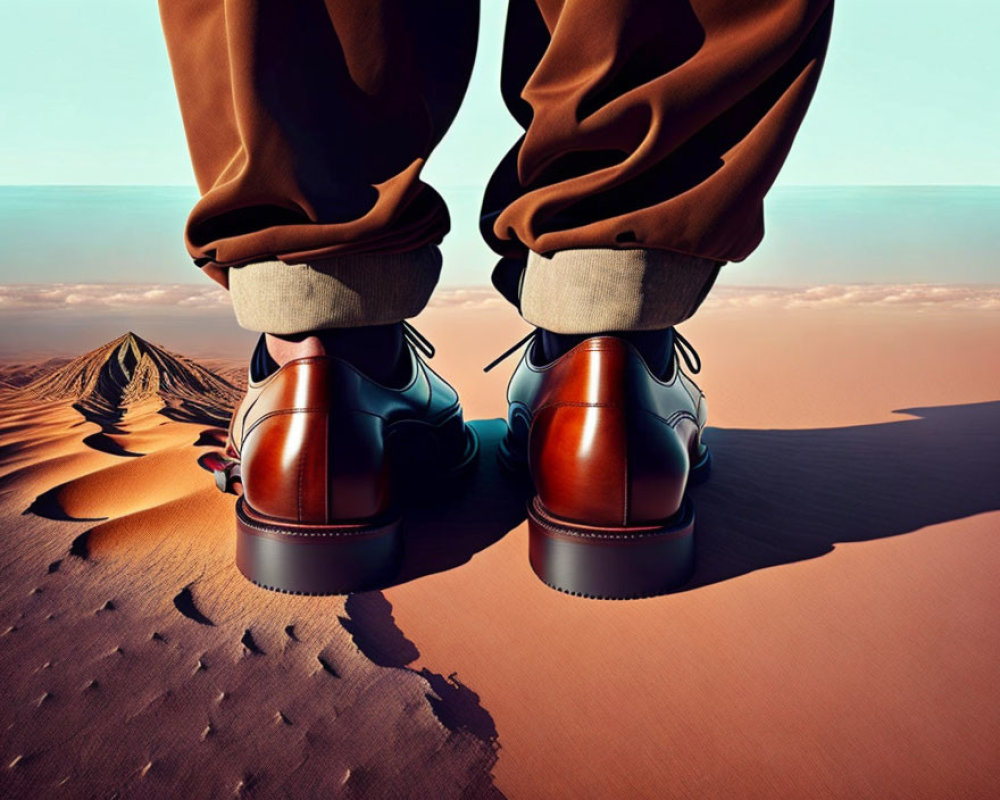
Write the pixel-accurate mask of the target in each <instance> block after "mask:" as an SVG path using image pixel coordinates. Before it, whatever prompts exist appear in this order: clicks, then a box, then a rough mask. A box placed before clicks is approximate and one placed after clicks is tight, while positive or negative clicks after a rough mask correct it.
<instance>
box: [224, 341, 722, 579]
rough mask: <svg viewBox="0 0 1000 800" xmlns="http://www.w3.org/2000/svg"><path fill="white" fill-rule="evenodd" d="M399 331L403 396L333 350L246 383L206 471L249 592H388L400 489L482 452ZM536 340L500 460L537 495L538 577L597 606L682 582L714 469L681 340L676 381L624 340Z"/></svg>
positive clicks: (515, 386) (453, 397)
mask: <svg viewBox="0 0 1000 800" xmlns="http://www.w3.org/2000/svg"><path fill="white" fill-rule="evenodd" d="M406 330H407V334H408V335H407V339H406V350H407V354H408V358H409V361H410V373H409V374H410V379H409V381H408V382H407V383H406V385H405V386H403V387H402V388H391V387H387V386H383V385H381V384H379V383H377V382H375V381H373V380H371V379H370V378H368V377H366V376H365V375H363V374H362V373H361V372H359V371H358V370H357V369H355V368H354V367H353V366H352V365H351V364H349V363H348V362H346V361H344V360H341V359H339V358H332V357H313V358H303V359H297V360H293V361H289V362H288V363H286V364H285V365H284V366H282V367H281V368H280V369H278V370H277V371H276V372H274V373H273V374H271V375H270V376H268V377H267V378H265V379H263V380H260V381H256V382H255V381H253V380H251V382H250V385H249V389H248V392H247V395H246V397H245V399H244V400H243V402H242V403H241V404H240V406H239V408H237V410H236V412H235V414H234V415H233V419H232V422H231V424H230V428H229V435H228V439H227V444H226V450H225V452H224V454H222V455H221V456H219V457H218V458H217V459H216V460H215V461H214V462H212V464H210V467H211V468H212V469H213V471H215V473H216V480H217V484H218V485H219V488H220V489H222V490H223V491H230V492H233V493H236V494H239V495H240V497H239V499H238V501H237V506H236V516H237V565H238V567H239V569H240V571H241V572H242V573H243V574H244V575H245V576H246V577H247V578H249V579H250V580H251V581H253V582H254V583H256V584H258V585H260V586H264V587H266V588H270V589H275V590H279V591H286V592H293V593H303V594H341V593H348V592H352V591H359V590H362V589H365V588H370V587H373V586H379V585H384V584H385V583H386V582H388V581H390V580H391V578H392V575H393V574H394V572H395V570H396V569H397V568H398V565H399V559H400V552H401V541H402V537H401V532H400V519H401V514H402V507H401V503H400V502H399V499H400V497H399V495H400V491H399V490H400V488H401V487H403V486H405V485H407V484H410V483H412V481H413V480H414V478H415V477H416V476H434V475H436V476H444V479H445V480H453V479H454V476H456V475H458V474H461V473H462V472H463V471H464V470H466V469H468V468H469V467H470V466H471V465H472V463H473V462H474V460H475V458H476V455H477V452H478V442H477V439H476V436H475V433H474V431H473V429H472V428H471V427H469V426H466V425H465V423H464V421H463V418H462V410H461V406H460V404H459V400H458V395H457V393H456V392H455V390H454V389H453V388H452V387H451V386H449V385H448V384H447V383H446V382H445V381H444V380H443V379H442V378H441V377H439V376H438V375H437V374H436V373H435V372H434V371H433V370H431V369H430V368H429V367H428V366H427V364H426V362H425V361H424V360H423V359H422V358H421V356H420V353H419V352H418V348H420V349H422V350H423V351H424V352H425V353H426V354H427V355H431V354H432V353H433V350H432V349H430V348H429V347H428V345H427V343H426V340H423V339H422V337H419V336H418V335H416V334H415V333H414V332H413V330H412V328H410V327H409V326H407V328H406ZM529 340H531V341H530V344H529V346H528V348H527V349H526V351H525V353H524V355H523V357H522V359H521V361H520V363H519V365H518V367H517V368H516V369H515V371H514V375H513V377H512V378H511V382H510V386H509V389H508V400H509V414H508V431H507V434H506V436H505V438H504V440H503V442H502V443H501V445H500V448H499V457H500V460H501V462H502V463H503V464H504V465H505V466H507V467H508V468H510V469H511V470H514V471H525V470H526V471H527V472H528V473H529V474H530V476H531V479H532V482H533V484H534V488H535V492H536V494H535V497H534V498H533V499H532V500H531V501H530V503H529V507H528V526H529V535H530V563H531V566H532V568H533V569H534V571H535V573H536V574H537V575H538V576H539V577H540V578H541V579H542V580H543V581H544V582H545V583H547V584H548V585H550V586H552V587H553V588H556V589H559V590H561V591H565V592H569V593H572V594H578V595H584V596H588V597H600V598H629V597H642V596H648V595H653V594H659V593H662V592H664V591H669V590H671V589H674V588H677V587H678V586H680V585H682V584H683V583H684V582H685V581H686V580H687V578H688V577H689V576H690V573H691V570H692V567H693V538H692V537H693V530H694V512H693V509H692V507H691V504H690V501H688V500H687V499H686V494H685V490H686V488H687V485H688V483H689V481H695V480H699V479H703V478H704V477H705V476H706V475H707V472H708V469H709V465H710V457H709V455H708V451H707V448H706V447H705V446H704V445H703V444H702V442H701V433H702V430H703V428H704V426H705V419H706V409H705V400H704V395H703V394H702V393H701V391H700V390H699V389H698V387H697V386H696V385H695V384H694V383H693V382H692V380H691V379H690V378H689V377H688V376H687V375H686V374H685V373H684V372H683V371H682V370H681V369H680V365H679V362H678V357H677V352H681V353H682V355H683V356H684V358H685V360H686V362H687V363H688V366H689V368H690V369H691V370H692V371H693V372H696V371H697V366H696V365H695V364H694V363H693V362H692V361H691V358H690V356H689V355H688V354H687V352H685V351H683V350H681V349H680V344H681V343H683V344H685V345H686V342H685V341H684V340H683V338H682V337H680V336H679V334H676V332H675V339H674V341H675V353H674V355H673V358H672V360H671V365H672V366H671V368H670V370H669V374H668V375H665V376H658V375H655V374H654V373H653V372H652V371H651V370H650V368H649V367H648V366H647V364H646V362H645V360H644V359H643V357H642V355H641V354H640V353H639V351H638V350H637V349H636V348H635V347H633V346H632V345H631V344H630V343H629V342H628V341H626V340H625V339H623V338H620V337H617V336H606V335H601V336H594V337H591V338H589V339H585V340H584V341H582V342H581V343H580V344H578V345H576V346H575V347H573V348H572V349H571V350H569V351H568V352H567V353H565V354H564V355H562V356H560V357H558V358H556V359H555V360H553V361H552V362H550V363H541V360H540V358H539V354H538V352H537V351H538V347H537V346H536V345H537V342H536V341H534V340H533V337H530V336H529ZM524 341H528V340H522V342H521V343H519V345H520V344H523V343H524ZM516 347H517V346H515V348H516ZM688 347H689V346H688ZM510 352H513V350H511V351H508V354H509V353H510ZM691 352H692V353H693V351H691ZM506 355H507V354H505V356H506ZM505 356H502V357H501V359H502V358H504V357H505ZM695 358H697V356H696V355H695ZM501 359H498V361H499V360H501ZM495 363H497V362H494V364H495ZM492 366H493V365H491V367H492Z"/></svg>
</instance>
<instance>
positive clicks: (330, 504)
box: [208, 328, 478, 594]
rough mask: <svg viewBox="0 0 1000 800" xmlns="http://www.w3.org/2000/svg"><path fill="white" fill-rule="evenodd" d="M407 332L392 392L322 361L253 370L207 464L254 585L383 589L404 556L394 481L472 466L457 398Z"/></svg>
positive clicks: (322, 590) (472, 447) (326, 590)
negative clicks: (229, 505) (404, 371)
mask: <svg viewBox="0 0 1000 800" xmlns="http://www.w3.org/2000/svg"><path fill="white" fill-rule="evenodd" d="M407 333H408V334H409V335H408V337H407V341H406V348H405V349H406V354H405V356H404V357H405V358H406V359H408V361H409V364H408V379H405V380H403V381H401V385H400V387H399V388H394V387H390V386H385V385H382V384H380V383H378V382H376V381H374V380H372V379H371V378H369V377H367V376H366V375H364V374H362V373H361V372H360V371H358V370H357V369H356V368H355V367H354V366H352V365H351V364H350V363H348V362H347V361H345V360H342V359H339V358H333V357H327V356H321V357H312V358H300V359H296V360H293V361H289V362H288V363H286V364H284V365H283V366H282V367H281V368H280V369H277V370H276V371H275V372H273V374H270V375H267V376H266V377H262V378H258V377H257V376H255V375H254V374H253V371H251V374H250V381H249V389H248V391H247V394H246V397H245V398H244V400H243V402H242V403H241V404H240V406H239V407H238V408H237V409H236V412H235V413H234V414H233V418H232V422H231V423H230V426H229V436H228V440H227V443H226V449H225V451H224V452H223V453H221V454H217V455H216V456H215V457H214V460H212V459H210V460H209V464H208V466H209V468H211V469H212V470H213V471H214V472H215V474H216V481H217V483H218V485H219V488H220V489H222V490H224V491H230V492H233V493H234V494H238V495H239V499H238V500H237V503H236V530H237V534H236V535H237V539H236V563H237V566H238V567H239V569H240V571H241V572H242V573H243V574H244V575H245V576H246V577H247V578H249V579H250V580H251V581H253V582H254V583H256V584H258V585H260V586H263V587H266V588H268V589H275V590H279V591H285V592H293V593H300V594H342V593H347V592H352V591H358V590H362V589H365V588H370V587H374V586H379V585H384V584H385V583H386V582H388V581H391V580H392V577H393V575H394V574H395V571H396V569H397V568H398V566H399V562H400V556H401V551H402V537H401V532H400V523H401V518H402V514H403V508H402V504H401V503H400V493H401V492H400V490H401V485H402V484H403V483H411V482H413V481H416V480H419V479H421V478H423V477H425V476H433V475H437V476H443V477H444V478H445V479H447V477H448V476H449V475H451V476H454V475H455V474H456V473H461V472H462V471H463V470H464V469H465V468H467V467H469V466H470V465H471V464H472V463H473V461H474V459H475V457H476V453H477V450H478V444H477V440H476V436H475V433H474V431H473V430H472V429H471V428H470V427H467V426H466V425H465V423H464V420H463V418H462V409H461V406H460V404H459V400H458V395H457V393H456V392H455V390H454V389H453V388H452V387H451V386H449V385H448V384H447V383H446V382H445V381H444V380H443V379H442V378H440V377H439V376H438V375H437V374H436V373H435V372H434V371H433V370H431V369H430V368H429V367H428V366H427V364H426V363H425V362H424V361H423V359H422V358H421V357H420V355H419V354H418V353H417V352H416V349H415V347H414V344H413V341H411V340H412V338H413V333H412V330H411V329H409V328H407ZM264 346H265V345H264V340H263V337H261V341H260V342H259V343H258V348H261V347H264ZM254 360H255V361H256V360H257V359H256V358H255V359H254Z"/></svg>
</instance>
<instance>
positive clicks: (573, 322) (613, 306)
mask: <svg viewBox="0 0 1000 800" xmlns="http://www.w3.org/2000/svg"><path fill="white" fill-rule="evenodd" d="M722 264H723V262H721V261H715V260H713V259H708V258H699V257H697V256H689V255H684V254H683V253H674V252H672V251H669V250H643V249H630V250H615V249H609V248H593V249H581V250H561V251H559V252H557V253H553V254H552V255H549V256H543V255H539V254H538V253H534V252H532V253H529V254H528V263H527V266H526V267H525V270H524V274H523V278H522V283H521V292H520V299H521V316H523V317H524V319H525V320H527V321H528V322H530V323H531V324H532V325H538V326H539V327H542V328H545V329H546V330H550V331H553V332H555V333H596V332H599V331H641V330H655V329H658V328H668V327H670V326H671V325H676V324H677V323H679V322H683V321H684V320H685V319H687V318H688V317H690V316H691V315H692V314H694V312H695V311H696V310H697V309H698V306H699V305H701V302H702V300H704V299H705V296H706V295H707V294H708V292H709V290H710V289H711V288H712V284H713V283H714V282H715V279H716V277H717V276H718V274H719V268H720V267H721V266H722Z"/></svg>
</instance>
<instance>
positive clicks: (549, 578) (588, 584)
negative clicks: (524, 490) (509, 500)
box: [528, 497, 694, 600]
mask: <svg viewBox="0 0 1000 800" xmlns="http://www.w3.org/2000/svg"><path fill="white" fill-rule="evenodd" d="M528 537H529V549H528V552H529V559H530V561H531V568H532V569H533V570H534V571H535V574H536V575H537V576H538V577H539V578H541V579H542V581H544V582H545V583H546V584H548V585H549V586H551V587H552V588H553V589H558V590H559V591H561V592H566V593H568V594H573V595H580V596H583V597H591V598H596V599H607V600H611V599H615V600H624V599H630V598H637V597H650V596H653V595H658V594H664V593H666V592H670V591H672V590H674V589H678V588H680V587H681V586H683V585H684V584H685V583H686V582H687V581H688V580H689V579H690V577H691V573H692V572H693V571H694V507H693V506H692V504H691V502H690V501H689V500H687V499H686V498H685V500H684V502H683V504H682V505H681V509H680V511H679V512H678V513H677V514H676V515H675V516H674V517H673V518H672V519H671V520H668V521H666V522H665V523H664V524H663V525H658V526H642V527H630V528H604V527H589V526H586V525H581V524H579V523H573V522H568V521H566V520H560V519H557V518H555V517H553V516H551V515H550V514H548V513H547V512H546V510H545V509H544V507H543V506H542V504H541V503H540V502H539V500H538V498H537V497H535V498H534V499H533V500H532V501H531V502H530V503H529V504H528Z"/></svg>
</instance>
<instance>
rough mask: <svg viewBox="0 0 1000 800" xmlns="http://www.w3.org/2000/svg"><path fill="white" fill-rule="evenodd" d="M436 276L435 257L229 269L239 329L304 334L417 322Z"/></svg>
mask: <svg viewBox="0 0 1000 800" xmlns="http://www.w3.org/2000/svg"><path fill="white" fill-rule="evenodd" d="M440 274H441V251H440V250H438V248H437V247H436V246H435V245H427V246H425V247H421V248H419V249H417V250H411V251H408V252H405V253H352V254H348V255H343V256H331V257H327V258H322V259H313V260H310V261H309V262H308V263H301V264H288V263H285V262H284V261H258V262H255V263H252V264H245V265H243V266H240V267H230V268H229V292H230V295H231V297H232V300H233V308H234V310H235V311H236V321H237V322H238V323H239V325H240V327H242V328H247V329H248V330H251V331H266V332H267V333H303V332H305V331H313V330H320V329H323V328H354V327H359V326H362V325H384V324H388V323H392V322H400V321H401V320H404V319H407V318H409V317H415V316H416V315H417V314H419V313H420V312H421V311H422V310H423V308H424V306H426V305H427V301H428V300H429V299H430V296H431V292H433V291H434V286H435V285H436V284H437V280H438V276H439V275H440Z"/></svg>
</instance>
